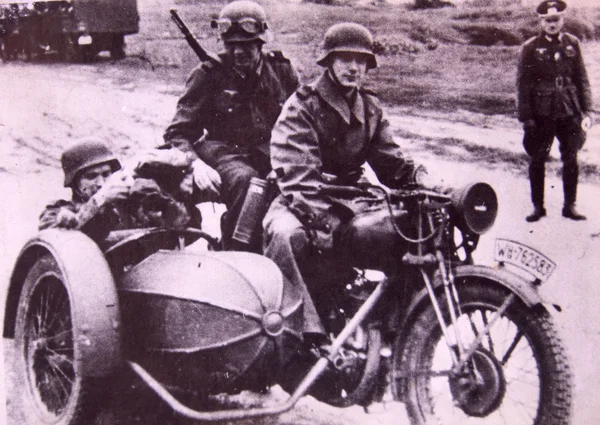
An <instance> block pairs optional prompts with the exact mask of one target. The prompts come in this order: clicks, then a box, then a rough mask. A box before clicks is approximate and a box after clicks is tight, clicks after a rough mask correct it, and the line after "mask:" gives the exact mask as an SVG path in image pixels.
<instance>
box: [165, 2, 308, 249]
mask: <svg viewBox="0 0 600 425" xmlns="http://www.w3.org/2000/svg"><path fill="white" fill-rule="evenodd" d="M212 26H213V27H215V28H217V29H218V30H219V34H220V37H221V39H222V40H223V43H224V45H225V52H223V53H220V54H219V59H220V63H214V62H204V63H202V64H200V65H199V66H198V67H197V68H195V69H194V70H193V71H192V73H191V75H190V77H189V78H188V81H187V85H186V89H185V92H184V94H183V95H182V96H181V98H180V99H179V103H178V104H177V112H176V114H175V117H174V118H173V121H172V123H171V125H170V126H169V127H168V128H167V130H166V132H165V135H164V138H165V141H166V142H167V143H169V144H171V145H172V146H175V147H177V148H179V149H181V150H183V151H185V152H189V153H190V154H191V155H193V156H194V157H195V158H196V160H195V161H194V177H195V180H196V183H197V184H198V186H199V187H200V188H201V189H203V190H205V192H207V193H212V194H213V195H217V194H219V193H220V196H221V199H222V200H223V201H224V203H225V205H226V206H227V212H226V213H225V214H226V215H225V217H224V220H223V222H222V232H223V242H224V246H225V247H226V248H228V247H231V236H232V234H233V230H234V227H235V223H236V221H237V218H238V216H239V213H240V210H241V208H242V205H243V202H244V198H245V196H246V191H247V189H248V185H249V182H250V179H251V178H252V177H259V178H265V177H266V175H267V174H268V173H269V171H270V163H269V139H270V135H271V129H272V127H273V124H275V121H276V119H277V117H278V115H279V112H280V111H281V107H282V106H283V104H284V102H285V101H286V99H287V98H288V97H289V96H290V95H291V94H292V93H293V92H294V90H296V88H297V87H298V76H297V74H296V71H295V70H294V68H293V67H292V65H291V63H290V61H289V60H288V59H287V58H285V57H284V56H283V55H282V53H281V52H279V51H272V52H268V53H267V52H263V44H264V43H265V42H266V41H267V38H266V31H267V28H268V26H267V21H266V14H265V11H264V10H263V8H262V7H261V6H260V5H259V4H257V3H254V2H252V1H245V0H244V1H235V2H232V3H229V4H228V5H226V6H225V7H224V8H223V9H222V10H221V12H220V14H219V18H218V19H217V20H215V21H213V23H212ZM215 170H216V172H215ZM259 245H260V244H258V246H252V247H251V249H253V250H258V249H260V246H259Z"/></svg>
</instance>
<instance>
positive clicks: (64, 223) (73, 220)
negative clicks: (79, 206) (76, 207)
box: [56, 208, 79, 229]
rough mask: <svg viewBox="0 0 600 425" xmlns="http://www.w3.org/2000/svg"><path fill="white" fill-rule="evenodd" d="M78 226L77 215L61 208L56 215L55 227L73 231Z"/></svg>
mask: <svg viewBox="0 0 600 425" xmlns="http://www.w3.org/2000/svg"><path fill="white" fill-rule="evenodd" d="M78 224H79V220H78V219H77V214H76V213H74V212H73V211H71V210H68V209H66V208H61V209H60V210H59V211H58V214H56V227H60V228H63V229H75V228H77V225H78Z"/></svg>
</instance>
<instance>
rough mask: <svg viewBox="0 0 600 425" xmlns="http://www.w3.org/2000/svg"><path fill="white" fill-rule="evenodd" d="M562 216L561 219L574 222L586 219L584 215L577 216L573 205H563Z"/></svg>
mask: <svg viewBox="0 0 600 425" xmlns="http://www.w3.org/2000/svg"><path fill="white" fill-rule="evenodd" d="M562 215H563V217H566V218H569V219H571V220H575V221H582V220H586V219H587V218H586V216H585V215H583V214H579V213H578V212H577V210H576V209H575V205H573V204H570V205H565V206H564V207H563V210H562Z"/></svg>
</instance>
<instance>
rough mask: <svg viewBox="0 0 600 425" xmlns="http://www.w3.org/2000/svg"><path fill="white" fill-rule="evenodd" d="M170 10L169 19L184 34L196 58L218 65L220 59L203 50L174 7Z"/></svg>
mask: <svg viewBox="0 0 600 425" xmlns="http://www.w3.org/2000/svg"><path fill="white" fill-rule="evenodd" d="M170 12H171V19H172V20H173V22H175V24H176V25H177V27H178V28H179V31H181V32H182V34H183V35H184V36H185V41H187V42H188V44H189V45H190V47H191V48H192V50H193V51H194V53H196V56H198V59H200V60H201V61H202V62H212V63H214V64H216V65H220V64H221V59H219V57H218V56H217V55H215V54H214V53H212V52H207V51H206V50H204V48H203V47H202V46H201V45H200V43H198V40H196V37H194V35H193V34H192V33H191V32H190V29H189V28H188V27H187V25H186V24H185V22H183V20H182V19H181V18H180V17H179V15H178V14H177V11H176V10H175V9H171V10H170Z"/></svg>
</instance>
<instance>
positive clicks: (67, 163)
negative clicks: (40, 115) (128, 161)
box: [60, 138, 121, 187]
mask: <svg viewBox="0 0 600 425" xmlns="http://www.w3.org/2000/svg"><path fill="white" fill-rule="evenodd" d="M60 163H61V165H62V169H63V171H64V173H65V187H71V185H72V184H73V180H75V178H76V177H77V175H78V174H79V173H80V172H81V171H83V170H85V169H86V168H89V167H93V166H95V165H101V164H105V163H108V164H110V166H111V168H112V171H113V172H114V171H117V170H120V169H121V163H120V162H119V160H118V159H117V157H116V156H115V155H114V154H113V153H112V151H111V150H110V149H108V147H106V145H105V144H104V143H102V142H101V141H100V140H98V139H96V138H86V139H82V140H80V141H79V142H77V144H75V145H74V146H72V147H70V148H69V149H67V150H66V151H65V152H64V153H63V154H62V157H61V158H60Z"/></svg>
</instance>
